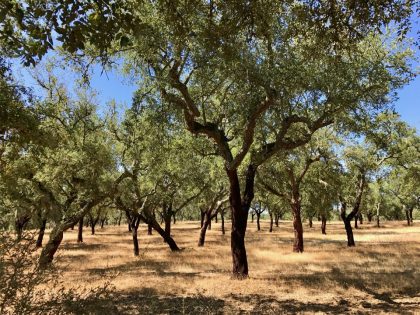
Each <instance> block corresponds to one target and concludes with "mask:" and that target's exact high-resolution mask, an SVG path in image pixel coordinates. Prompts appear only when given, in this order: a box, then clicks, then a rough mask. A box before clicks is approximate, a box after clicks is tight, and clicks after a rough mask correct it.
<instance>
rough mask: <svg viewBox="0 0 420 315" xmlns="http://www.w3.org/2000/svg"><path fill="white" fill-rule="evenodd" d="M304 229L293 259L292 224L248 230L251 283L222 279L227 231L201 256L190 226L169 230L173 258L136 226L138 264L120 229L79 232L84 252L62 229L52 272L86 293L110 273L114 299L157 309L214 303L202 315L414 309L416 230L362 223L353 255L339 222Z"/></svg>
mask: <svg viewBox="0 0 420 315" xmlns="http://www.w3.org/2000/svg"><path fill="white" fill-rule="evenodd" d="M227 227H229V224H227ZM304 228H305V231H304V238H305V252H304V253H302V254H298V253H293V252H292V239H293V231H292V225H291V222H284V221H283V222H281V223H280V227H278V228H277V227H276V228H274V231H273V233H269V232H268V222H265V221H263V222H262V231H260V232H258V231H256V228H255V226H254V224H251V223H249V228H248V232H247V238H246V246H247V251H248V260H249V269H250V276H249V279H247V280H245V281H237V280H230V269H231V254H230V237H229V228H228V230H227V232H226V235H222V234H221V231H220V224H215V223H214V224H213V227H212V230H211V231H208V233H207V237H206V244H205V246H204V247H202V248H199V247H197V246H196V244H197V241H198V233H199V223H198V222H179V223H177V224H176V225H174V226H173V229H172V234H173V237H174V239H175V240H176V241H177V243H178V245H179V246H180V247H181V248H183V250H182V251H181V252H177V253H172V252H171V251H170V250H169V248H168V246H167V245H166V244H165V243H163V241H162V239H161V238H160V237H159V236H158V235H157V233H154V235H153V236H148V235H147V227H146V226H145V225H144V224H143V225H141V226H140V228H139V242H140V248H141V250H140V256H139V257H134V256H133V254H132V244H131V234H130V233H129V232H128V231H127V227H126V226H125V225H124V226H119V227H118V226H106V227H105V228H104V229H98V230H97V234H96V235H94V236H92V235H90V233H89V232H90V231H89V230H88V229H86V230H85V234H84V243H83V244H77V243H76V236H77V231H76V230H74V231H68V232H66V233H65V237H64V242H63V244H62V247H61V250H60V251H59V256H58V259H57V264H58V267H59V269H60V270H62V272H63V274H64V279H65V280H67V281H68V283H69V285H81V284H82V285H89V286H93V285H96V284H99V283H100V282H101V279H102V278H103V275H104V274H107V273H115V272H117V273H118V276H117V277H116V278H115V280H114V282H113V283H114V285H115V287H116V292H115V293H116V294H122V295H124V294H125V295H128V296H132V295H133V294H134V295H135V296H137V295H138V296H143V298H146V296H147V298H148V299H153V298H155V299H158V300H161V299H164V300H162V301H166V302H162V303H169V302H168V301H172V300H173V299H176V301H177V303H178V302H179V301H185V299H186V298H188V297H189V298H191V299H192V298H193V297H198V298H197V300H191V299H190V300H188V301H190V302H191V303H193V302H194V303H199V301H202V302H203V303H207V304H209V303H210V304H211V301H215V304H214V306H215V307H214V308H209V309H206V312H210V313H212V312H222V311H223V312H227V313H230V312H236V311H238V310H243V311H245V312H248V311H249V312H251V311H254V312H262V313H273V314H275V313H278V312H281V311H285V312H288V311H289V312H292V313H293V312H295V311H296V312H308V313H312V312H321V313H322V312H328V311H329V310H330V311H331V312H338V313H340V312H346V311H351V312H357V311H361V312H367V311H371V312H373V313H378V312H391V313H392V312H394V313H400V312H403V311H408V312H414V311H415V310H420V273H419V271H420V270H419V268H420V222H415V223H414V226H412V227H407V226H405V225H404V223H403V222H385V223H384V224H383V227H381V228H376V227H374V224H373V223H372V224H368V223H365V224H363V225H361V226H360V228H359V229H358V230H354V232H355V238H356V247H355V248H347V246H346V236H345V233H344V228H343V226H342V223H341V222H332V223H329V224H328V225H327V233H328V234H327V235H322V234H321V231H320V223H319V222H314V227H313V228H311V229H310V228H309V227H308V226H306V225H305V227H304ZM168 297H171V298H170V299H169V300H168ZM178 298H183V300H177V299H178ZM200 299H201V300H200ZM206 299H207V300H206ZM130 301H131V300H130ZM153 301H154V300H153ZM149 302H150V301H149ZM216 302H217V303H216ZM131 303H134V304H135V303H136V302H133V301H131ZM150 303H151V302H150ZM179 303H181V302H179ZM210 304H209V305H210ZM153 305H154V304H153ZM159 305H160V304H159V303H157V304H156V307H157V308H155V309H154V310H160V309H159ZM194 305H195V304H194ZM197 305H201V304H197ZM160 306H162V307H164V305H163V304H162V305H160ZM194 309H195V310H198V309H197V308H194ZM152 310H153V309H149V311H150V312H152ZM162 310H163V309H162ZM203 310H204V309H203ZM162 312H163V313H165V311H164V310H163V311H162Z"/></svg>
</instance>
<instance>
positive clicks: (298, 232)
mask: <svg viewBox="0 0 420 315" xmlns="http://www.w3.org/2000/svg"><path fill="white" fill-rule="evenodd" d="M297 198H299V197H297ZM292 210H293V230H294V234H295V239H294V242H293V251H294V252H296V253H302V252H303V226H302V218H301V216H300V202H299V201H298V199H295V202H294V203H293V204H292Z"/></svg>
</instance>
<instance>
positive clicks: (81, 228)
mask: <svg viewBox="0 0 420 315" xmlns="http://www.w3.org/2000/svg"><path fill="white" fill-rule="evenodd" d="M77 243H83V217H81V218H80V220H79V231H78V233H77Z"/></svg>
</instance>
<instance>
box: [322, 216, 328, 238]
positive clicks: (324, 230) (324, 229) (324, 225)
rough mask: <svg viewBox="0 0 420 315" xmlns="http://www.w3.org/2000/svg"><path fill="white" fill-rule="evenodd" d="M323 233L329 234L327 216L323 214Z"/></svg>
mask: <svg viewBox="0 0 420 315" xmlns="http://www.w3.org/2000/svg"><path fill="white" fill-rule="evenodd" d="M321 233H322V234H324V235H326V234H327V218H326V217H325V216H321Z"/></svg>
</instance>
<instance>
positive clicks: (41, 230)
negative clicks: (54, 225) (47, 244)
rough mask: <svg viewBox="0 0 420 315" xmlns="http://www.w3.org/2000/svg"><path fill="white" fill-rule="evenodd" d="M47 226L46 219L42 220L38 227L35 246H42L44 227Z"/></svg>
mask: <svg viewBox="0 0 420 315" xmlns="http://www.w3.org/2000/svg"><path fill="white" fill-rule="evenodd" d="M46 226H47V219H44V220H42V222H41V226H40V228H39V233H38V238H37V240H36V247H38V248H39V247H42V241H43V239H44V234H45V227H46Z"/></svg>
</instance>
